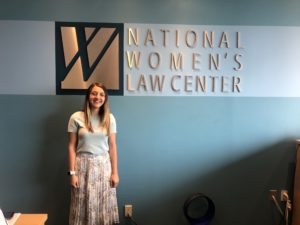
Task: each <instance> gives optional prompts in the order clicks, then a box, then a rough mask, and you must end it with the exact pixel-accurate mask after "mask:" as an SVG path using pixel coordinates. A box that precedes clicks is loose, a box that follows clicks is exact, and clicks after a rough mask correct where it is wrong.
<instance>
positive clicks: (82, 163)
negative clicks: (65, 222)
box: [69, 153, 119, 225]
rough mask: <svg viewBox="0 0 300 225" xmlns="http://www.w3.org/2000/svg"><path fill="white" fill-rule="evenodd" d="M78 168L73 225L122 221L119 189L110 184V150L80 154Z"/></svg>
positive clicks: (96, 224)
mask: <svg viewBox="0 0 300 225" xmlns="http://www.w3.org/2000/svg"><path fill="white" fill-rule="evenodd" d="M75 170H76V173H77V174H78V184H79V187H78V188H74V187H72V190H71V205H70V216H69V224H70V225H113V224H116V223H119V213H118V204H117V196H116V189H115V188H111V187H110V182H109V179H110V175H111V163H110V157H109V154H108V153H104V154H103V155H97V156H94V155H90V154H78V155H77V156H76V164H75Z"/></svg>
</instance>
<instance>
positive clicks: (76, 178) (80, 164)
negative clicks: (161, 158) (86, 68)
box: [68, 83, 119, 225]
mask: <svg viewBox="0 0 300 225" xmlns="http://www.w3.org/2000/svg"><path fill="white" fill-rule="evenodd" d="M68 132H69V146H68V148H69V169H70V171H69V175H70V184H71V189H72V190H71V205H70V216H69V224H70V225H112V224H115V223H119V214H118V205H117V197H116V187H117V186H118V183H119V176H118V167H117V145H116V121H115V118H114V116H113V115H112V114H111V113H110V110H109V105H108V95H107V90H106V88H105V87H104V86H103V85H102V84H99V83H94V84H92V85H91V86H90V87H89V88H88V90H87V93H86V98H85V105H84V111H78V112H75V113H74V114H72V116H71V117H70V120H69V124H68Z"/></svg>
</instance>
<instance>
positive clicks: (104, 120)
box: [84, 83, 110, 136]
mask: <svg viewBox="0 0 300 225" xmlns="http://www.w3.org/2000/svg"><path fill="white" fill-rule="evenodd" d="M95 86H97V87H99V88H102V90H103V91H104V94H105V100H104V103H103V105H102V106H101V107H100V109H99V117H100V126H101V128H102V129H103V131H104V133H106V134H107V136H109V134H110V129H109V128H110V110H109V104H108V93H107V89H106V87H105V86H104V85H103V84H101V83H92V84H91V85H90V86H89V88H88V89H87V92H86V95H85V103H84V120H85V126H86V128H87V129H88V130H89V131H90V132H94V130H93V127H92V123H91V107H90V101H89V97H90V94H91V92H92V90H93V88H94V87H95Z"/></svg>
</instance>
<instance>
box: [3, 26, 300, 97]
mask: <svg viewBox="0 0 300 225" xmlns="http://www.w3.org/2000/svg"><path fill="white" fill-rule="evenodd" d="M0 29H1V34H0V48H1V49H2V51H1V53H0V73H1V76H0V94H50V95H53V94H82V93H83V92H84V90H85V89H86V88H87V87H88V86H89V84H90V83H92V82H102V83H104V84H105V85H106V86H107V87H108V89H109V91H110V94H115V95H125V96H234V97H300V89H299V88H298V84H299V83H300V69H299V66H298V65H299V63H298V61H299V59H300V42H299V39H300V28H299V27H267V26H204V25H171V24H127V23H125V24H121V23H111V24H110V23H74V22H46V21H0ZM16 80H18V81H20V82H18V83H16V82H15V81H16Z"/></svg>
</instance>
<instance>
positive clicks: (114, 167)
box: [108, 133, 119, 188]
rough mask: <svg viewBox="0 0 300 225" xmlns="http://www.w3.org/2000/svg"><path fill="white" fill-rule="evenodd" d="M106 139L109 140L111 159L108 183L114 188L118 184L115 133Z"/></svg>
mask: <svg viewBox="0 0 300 225" xmlns="http://www.w3.org/2000/svg"><path fill="white" fill-rule="evenodd" d="M108 141H109V155H110V161H111V177H110V185H111V187H114V188H116V187H117V186H118V184H119V175H118V154H117V143H116V134H115V133H112V134H110V135H109V138H108Z"/></svg>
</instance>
